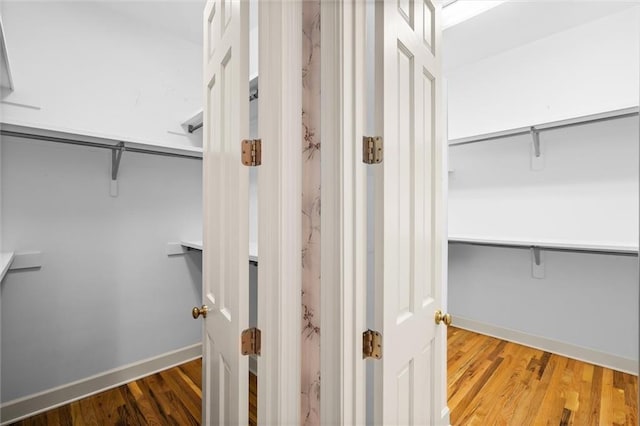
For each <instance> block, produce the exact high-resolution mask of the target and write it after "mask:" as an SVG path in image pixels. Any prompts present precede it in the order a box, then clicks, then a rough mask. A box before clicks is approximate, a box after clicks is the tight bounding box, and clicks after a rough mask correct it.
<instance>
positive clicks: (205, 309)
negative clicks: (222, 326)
mask: <svg viewBox="0 0 640 426" xmlns="http://www.w3.org/2000/svg"><path fill="white" fill-rule="evenodd" d="M207 312H209V308H208V307H207V305H202V307H200V308H198V307H197V306H196V307H195V308H193V309H192V310H191V315H192V316H193V319H198V317H199V316H200V315H202V317H203V318H206V317H207Z"/></svg>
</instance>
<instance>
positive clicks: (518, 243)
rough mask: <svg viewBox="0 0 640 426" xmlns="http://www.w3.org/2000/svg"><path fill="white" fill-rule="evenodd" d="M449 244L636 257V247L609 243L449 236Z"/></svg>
mask: <svg viewBox="0 0 640 426" xmlns="http://www.w3.org/2000/svg"><path fill="white" fill-rule="evenodd" d="M449 242H450V243H459V244H472V245H482V246H491V247H514V248H531V247H537V248H541V249H547V250H558V251H574V252H589V253H610V254H622V255H631V256H637V255H638V246H633V245H625V244H617V243H609V242H589V243H585V242H575V241H557V240H535V239H531V240H512V239H502V238H481V237H469V236H462V235H450V236H449Z"/></svg>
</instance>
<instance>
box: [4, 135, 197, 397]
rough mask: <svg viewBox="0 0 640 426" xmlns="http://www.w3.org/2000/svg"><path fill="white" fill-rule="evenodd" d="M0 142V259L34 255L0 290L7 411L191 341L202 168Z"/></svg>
mask: <svg viewBox="0 0 640 426" xmlns="http://www.w3.org/2000/svg"><path fill="white" fill-rule="evenodd" d="M110 170H111V154H110V152H109V151H108V150H103V149H97V148H88V147H78V146H71V145H64V144H58V143H51V142H40V141H31V140H24V139H15V138H8V137H5V138H3V141H2V178H1V179H2V180H1V182H2V188H1V190H2V198H3V200H2V228H3V241H2V249H3V250H13V251H27V250H40V251H42V253H43V265H42V267H41V268H39V269H33V270H22V271H10V272H9V273H8V274H7V276H6V278H5V280H4V283H3V284H2V287H3V288H2V304H3V306H2V328H3V330H2V340H3V342H2V350H3V354H2V367H1V368H2V372H3V375H2V397H3V398H4V400H5V401H10V400H13V399H14V398H18V397H21V396H24V395H29V394H32V393H34V392H38V391H41V390H45V389H49V388H52V387H55V386H59V385H62V384H66V383H69V382H71V381H74V380H79V379H82V378H85V377H88V376H90V375H93V374H98V373H101V372H104V371H106V370H108V369H112V368H116V367H119V366H123V365H125V364H128V363H132V362H135V361H139V360H142V359H146V358H149V357H152V356H156V355H159V354H164V353H166V352H168V351H171V350H174V349H177V348H182V347H185V346H188V345H191V344H195V343H198V342H199V341H200V339H201V321H194V320H193V319H192V318H191V315H190V311H191V308H192V307H193V306H196V305H199V304H200V299H201V296H200V293H201V271H202V269H201V267H202V265H201V263H202V259H201V256H200V254H199V253H197V252H193V253H191V254H187V255H183V256H175V257H173V256H172V257H168V256H167V255H166V247H167V243H168V242H176V241H180V240H181V239H199V238H200V235H202V229H201V226H202V225H201V224H202V199H201V194H202V173H201V161H200V160H192V159H178V158H169V157H163V156H155V155H146V154H134V153H128V152H125V153H124V156H123V158H122V162H121V166H120V173H119V184H120V187H119V189H120V193H119V196H118V197H116V198H113V197H110V196H109V181H110Z"/></svg>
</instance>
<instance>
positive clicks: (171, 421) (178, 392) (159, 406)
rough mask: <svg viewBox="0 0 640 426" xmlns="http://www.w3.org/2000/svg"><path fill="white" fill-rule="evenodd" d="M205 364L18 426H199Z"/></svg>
mask: <svg viewBox="0 0 640 426" xmlns="http://www.w3.org/2000/svg"><path fill="white" fill-rule="evenodd" d="M201 389H202V360H201V359H197V360H194V361H191V362H188V363H186V364H182V365H180V366H178V367H175V368H171V369H169V370H166V371H161V372H160V373H157V374H154V375H152V376H148V377H145V378H142V379H140V380H136V381H135V382H131V383H128V384H126V385H123V386H120V387H117V388H114V389H111V390H108V391H105V392H102V393H99V394H97V395H94V396H91V397H88V398H85V399H82V400H80V401H76V402H72V403H71V404H68V405H64V406H62V407H59V408H56V409H53V410H50V411H47V412H45V413H42V414H39V415H36V416H33V417H30V418H28V419H25V420H22V421H19V422H17V423H14V424H13V426H36V425H38V426H39V425H64V426H81V425H100V426H102V425H118V426H125V425H126V426H129V425H140V426H144V425H180V426H186V425H199V424H200V422H201V417H202V405H201V404H202V390H201ZM257 392H258V388H257V378H256V376H254V375H253V374H250V377H249V425H250V426H256V425H257V422H256V419H257V406H258V403H257Z"/></svg>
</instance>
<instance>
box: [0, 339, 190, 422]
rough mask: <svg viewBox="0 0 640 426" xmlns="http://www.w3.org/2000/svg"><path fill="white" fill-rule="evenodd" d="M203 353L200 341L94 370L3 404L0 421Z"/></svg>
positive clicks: (39, 409)
mask: <svg viewBox="0 0 640 426" xmlns="http://www.w3.org/2000/svg"><path fill="white" fill-rule="evenodd" d="M201 356H202V344H201V343H197V344H195V345H191V346H187V347H185V348H182V349H178V350H175V351H172V352H167V353H165V354H162V355H159V356H156V357H153V358H149V359H146V360H142V361H138V362H135V363H132V364H129V365H125V366H122V367H119V368H115V369H113V370H109V371H106V372H104V373H100V374H96V375H94V376H91V377H87V378H86V379H81V380H78V381H75V382H72V383H68V384H66V385H62V386H58V387H56V388H53V389H48V390H46V391H43V392H38V393H36V394H33V395H28V396H25V397H22V398H18V399H14V400H13V401H8V402H5V403H4V404H2V407H1V408H2V409H1V410H0V412H1V413H2V418H1V419H0V425H7V424H10V423H13V422H16V421H18V420H21V419H24V418H27V417H30V416H33V415H35V414H39V413H42V412H44V411H47V410H50V409H52V408H56V407H59V406H61V405H65V404H69V403H71V402H73V401H77V400H79V399H82V398H86V397H87V396H91V395H95V394H97V393H100V392H103V391H105V390H108V389H112V388H115V387H118V386H121V385H123V384H125V383H129V382H132V381H134V380H137V379H139V378H141V377H145V376H149V375H151V374H154V373H157V372H159V371H162V370H166V369H168V368H172V367H175V366H177V365H180V364H184V363H185V362H188V361H192V360H194V359H197V358H199V357H201Z"/></svg>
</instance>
